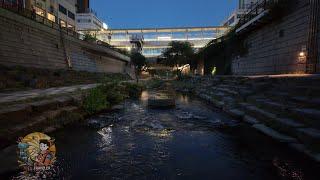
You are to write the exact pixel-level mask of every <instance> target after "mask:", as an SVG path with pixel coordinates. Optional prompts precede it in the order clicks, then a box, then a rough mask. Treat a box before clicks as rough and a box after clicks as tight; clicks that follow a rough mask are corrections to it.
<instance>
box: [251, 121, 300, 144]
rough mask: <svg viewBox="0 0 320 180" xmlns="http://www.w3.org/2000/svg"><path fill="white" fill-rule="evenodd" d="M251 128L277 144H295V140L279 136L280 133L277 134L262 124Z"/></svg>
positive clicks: (282, 135)
mask: <svg viewBox="0 0 320 180" xmlns="http://www.w3.org/2000/svg"><path fill="white" fill-rule="evenodd" d="M252 127H253V128H255V129H256V130H258V131H260V132H261V133H263V134H265V135H267V136H269V137H271V138H273V139H275V140H276V141H278V142H284V143H294V142H297V140H296V139H295V138H292V137H290V136H287V135H284V134H281V133H279V132H277V131H275V130H273V129H272V128H270V127H268V126H265V125H263V124H255V125H253V126H252Z"/></svg>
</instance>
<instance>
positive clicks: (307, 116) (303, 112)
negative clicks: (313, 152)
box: [288, 108, 320, 129]
mask: <svg viewBox="0 0 320 180" xmlns="http://www.w3.org/2000/svg"><path fill="white" fill-rule="evenodd" d="M288 114H289V115H290V116H291V117H297V118H299V119H300V120H301V121H302V122H303V123H305V124H308V125H310V126H312V127H315V128H317V129H320V110H318V109H312V108H293V109H289V112H288Z"/></svg>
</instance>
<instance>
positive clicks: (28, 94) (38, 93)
mask: <svg viewBox="0 0 320 180" xmlns="http://www.w3.org/2000/svg"><path fill="white" fill-rule="evenodd" d="M96 86H97V84H86V85H75V86H67V87H57V88H49V89H34V90H28V91H16V92H12V93H0V103H9V102H14V101H21V100H26V99H32V98H39V97H45V96H51V95H57V94H65V93H72V92H75V91H77V90H86V89H91V88H94V87H96Z"/></svg>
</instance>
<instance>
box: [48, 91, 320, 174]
mask: <svg viewBox="0 0 320 180" xmlns="http://www.w3.org/2000/svg"><path fill="white" fill-rule="evenodd" d="M148 97H149V93H148V92H147V91H145V92H143V94H142V96H141V101H140V102H139V101H133V100H129V101H127V102H126V103H125V106H126V109H125V110H124V111H123V112H120V113H117V114H115V117H112V115H110V114H108V115H104V116H102V115H101V116H99V118H96V121H95V122H103V123H106V122H108V119H109V118H110V119H114V118H115V119H118V120H117V121H116V122H113V123H111V124H110V123H106V125H105V127H102V128H98V129H97V128H87V127H83V126H81V127H79V128H77V129H76V130H74V129H75V128H71V129H65V130H63V131H61V132H59V133H57V134H55V135H54V137H55V139H56V145H57V148H58V154H57V156H58V162H59V168H60V171H61V172H60V174H59V176H61V178H67V179H89V178H92V179H212V178H213V177H214V178H215V179H245V180H247V179H265V180H269V179H272V180H273V179H297V180H298V179H299V180H300V179H306V178H305V177H306V172H305V170H303V169H302V167H301V166H299V164H297V163H296V162H295V161H294V160H292V159H294V158H292V156H291V155H290V153H288V152H287V151H284V152H282V149H281V148H278V147H277V145H275V144H272V143H271V142H264V139H262V140H260V139H259V137H260V135H259V134H256V133H254V132H252V131H249V130H247V129H244V130H243V131H242V130H241V127H238V125H237V124H236V125H237V126H236V129H235V128H234V127H233V128H231V129H228V128H226V130H229V131H231V133H229V131H227V132H225V131H222V130H221V129H219V128H218V127H219V126H216V125H217V124H223V123H230V122H231V123H232V121H231V120H230V119H229V117H227V116H225V115H223V114H221V113H219V112H215V111H214V110H211V109H210V107H208V106H207V105H205V104H204V103H202V102H200V101H197V100H194V99H192V98H190V97H188V96H182V95H181V96H180V95H179V96H177V99H176V100H177V108H176V109H173V110H151V109H148V108H146V104H145V101H147V99H148ZM181 112H188V113H191V114H193V115H199V116H200V115H201V116H205V117H207V118H206V119H203V120H195V119H179V118H177V114H179V113H181ZM216 127H217V128H216ZM224 130H225V128H224ZM246 134H248V136H249V138H250V137H251V138H253V139H254V140H248V141H242V136H244V135H246ZM276 157H281V158H276ZM308 177H312V175H310V176H308ZM315 177H316V176H315ZM311 179H312V178H311Z"/></svg>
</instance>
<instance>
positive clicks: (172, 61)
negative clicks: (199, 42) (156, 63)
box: [161, 41, 195, 67]
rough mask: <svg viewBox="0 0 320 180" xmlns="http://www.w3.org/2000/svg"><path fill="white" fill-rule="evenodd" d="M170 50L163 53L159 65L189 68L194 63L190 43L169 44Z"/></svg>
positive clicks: (175, 42)
mask: <svg viewBox="0 0 320 180" xmlns="http://www.w3.org/2000/svg"><path fill="white" fill-rule="evenodd" d="M169 46H170V48H168V49H166V50H165V51H164V52H163V54H162V55H163V57H164V58H165V59H163V60H162V61H161V63H163V64H165V65H167V66H172V67H173V66H181V65H185V64H190V66H191V67H193V66H192V65H193V64H194V63H195V61H194V49H193V48H192V44H191V43H190V42H181V41H172V42H170V43H169Z"/></svg>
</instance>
